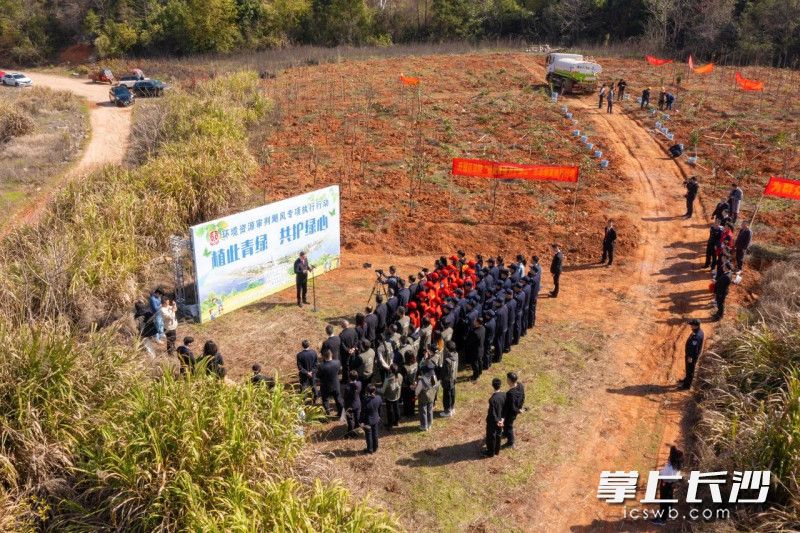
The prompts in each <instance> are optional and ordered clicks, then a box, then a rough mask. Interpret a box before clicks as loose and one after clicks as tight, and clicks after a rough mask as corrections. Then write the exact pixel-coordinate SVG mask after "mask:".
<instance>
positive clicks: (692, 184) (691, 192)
mask: <svg viewBox="0 0 800 533" xmlns="http://www.w3.org/2000/svg"><path fill="white" fill-rule="evenodd" d="M684 185H686V214H685V215H683V217H684V218H692V215H693V214H694V200H695V198H697V193H698V192H699V190H700V184H699V183H697V176H692V177H691V178H689V179H688V180H686V182H685V183H684Z"/></svg>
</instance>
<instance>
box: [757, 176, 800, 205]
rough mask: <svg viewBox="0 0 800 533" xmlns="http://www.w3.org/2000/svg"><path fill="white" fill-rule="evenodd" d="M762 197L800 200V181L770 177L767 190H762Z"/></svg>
mask: <svg viewBox="0 0 800 533" xmlns="http://www.w3.org/2000/svg"><path fill="white" fill-rule="evenodd" d="M764 195H765V196H777V197H778V198H788V199H790V200H800V181H795V180H787V179H786V178H779V177H777V176H770V177H769V183H767V188H766V189H764Z"/></svg>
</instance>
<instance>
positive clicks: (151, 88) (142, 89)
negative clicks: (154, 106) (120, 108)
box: [133, 80, 166, 96]
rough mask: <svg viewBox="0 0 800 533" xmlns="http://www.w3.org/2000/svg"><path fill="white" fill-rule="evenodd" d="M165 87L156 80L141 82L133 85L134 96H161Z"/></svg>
mask: <svg viewBox="0 0 800 533" xmlns="http://www.w3.org/2000/svg"><path fill="white" fill-rule="evenodd" d="M165 88H166V85H165V84H164V83H163V82H160V81H158V80H142V81H137V82H136V83H134V84H133V92H134V93H136V96H161V95H162V94H164V89H165Z"/></svg>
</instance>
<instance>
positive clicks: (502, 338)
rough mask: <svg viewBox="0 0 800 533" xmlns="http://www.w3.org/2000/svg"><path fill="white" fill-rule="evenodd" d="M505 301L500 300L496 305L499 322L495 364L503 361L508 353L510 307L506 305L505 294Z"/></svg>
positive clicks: (495, 310)
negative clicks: (507, 335) (507, 338)
mask: <svg viewBox="0 0 800 533" xmlns="http://www.w3.org/2000/svg"><path fill="white" fill-rule="evenodd" d="M501 296H503V299H500V298H498V299H497V301H496V302H495V304H494V313H495V318H496V321H497V327H496V329H495V335H494V358H493V361H494V362H495V363H499V362H500V361H502V360H503V354H504V353H506V352H507V351H508V350H506V334H507V333H508V307H506V305H505V297H504V294H503V295H501Z"/></svg>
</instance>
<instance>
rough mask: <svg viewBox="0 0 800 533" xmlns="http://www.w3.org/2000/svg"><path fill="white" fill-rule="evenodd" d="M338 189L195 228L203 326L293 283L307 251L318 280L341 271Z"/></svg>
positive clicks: (213, 221)
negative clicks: (299, 257)
mask: <svg viewBox="0 0 800 533" xmlns="http://www.w3.org/2000/svg"><path fill="white" fill-rule="evenodd" d="M339 219H340V213H339V186H338V185H333V186H331V187H327V188H325V189H319V190H316V191H313V192H309V193H306V194H302V195H300V196H295V197H293V198H288V199H286V200H281V201H279V202H275V203H272V204H268V205H265V206H262V207H257V208H255V209H251V210H249V211H244V212H242V213H236V214H234V215H230V216H227V217H224V218H219V219H217V220H212V221H210V222H205V223H203V224H198V225H197V226H193V227H192V228H191V232H192V248H193V255H194V265H195V279H196V283H197V299H198V303H199V307H200V321H201V322H207V321H208V320H212V319H214V318H217V317H218V316H220V315H222V314H223V313H228V312H230V311H233V310H234V309H238V308H240V307H243V306H245V305H247V304H249V303H252V302H254V301H256V300H259V299H261V298H263V297H265V296H268V295H270V294H274V293H276V292H278V291H281V290H283V289H285V288H286V287H289V286H291V285H293V284H294V280H295V276H294V270H293V266H294V260H295V259H296V257H297V255H298V254H299V253H300V251H305V252H306V254H307V257H308V261H309V263H310V264H311V265H312V266H314V267H316V268H315V270H314V271H313V272H312V273H311V276H316V275H319V274H322V273H324V272H327V271H329V270H331V269H334V268H336V267H338V266H339V253H340V250H339V242H340V232H339V229H340V225H339Z"/></svg>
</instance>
